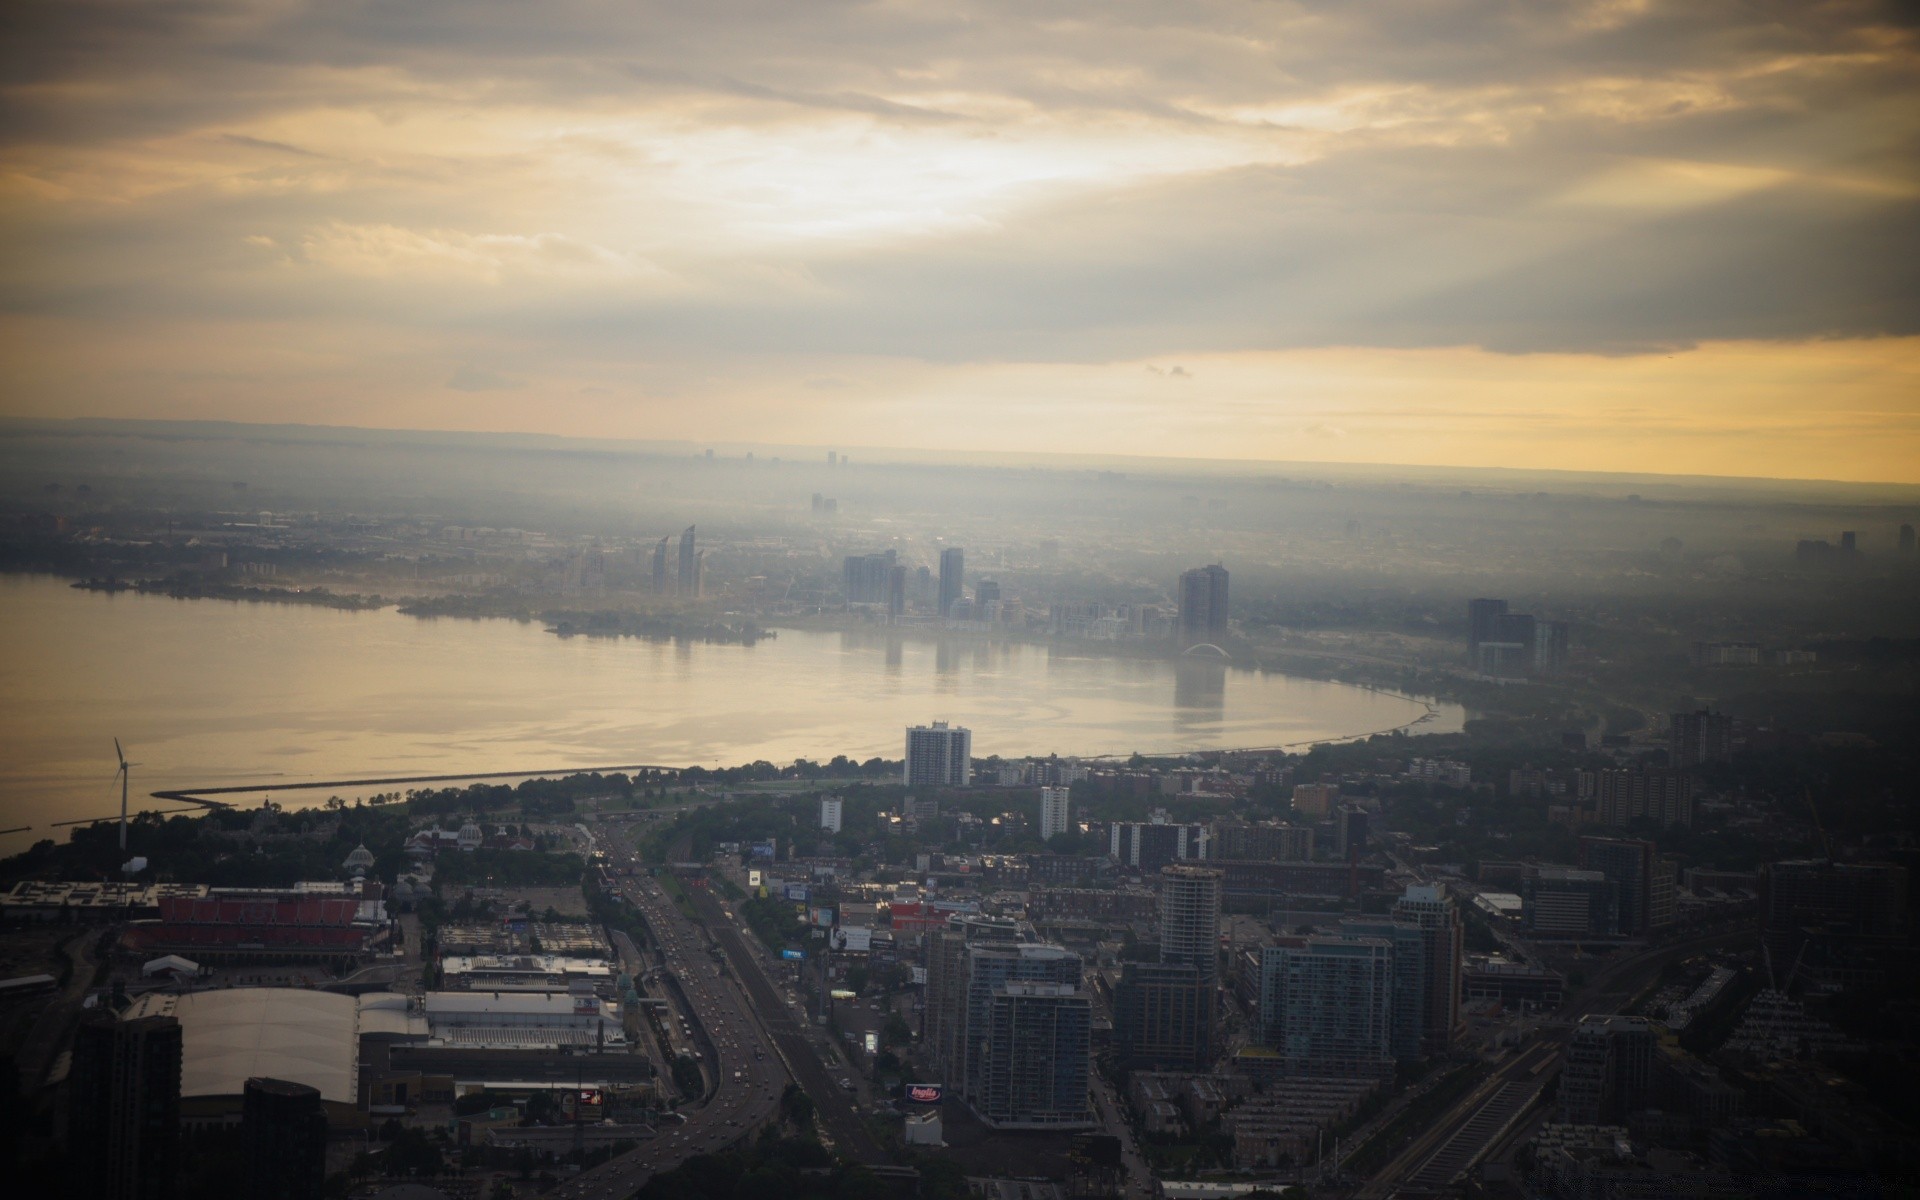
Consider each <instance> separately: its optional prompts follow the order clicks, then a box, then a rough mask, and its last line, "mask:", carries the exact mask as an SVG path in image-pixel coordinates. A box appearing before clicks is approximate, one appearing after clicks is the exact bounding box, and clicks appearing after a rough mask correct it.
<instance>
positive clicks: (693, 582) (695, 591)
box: [674, 525, 700, 600]
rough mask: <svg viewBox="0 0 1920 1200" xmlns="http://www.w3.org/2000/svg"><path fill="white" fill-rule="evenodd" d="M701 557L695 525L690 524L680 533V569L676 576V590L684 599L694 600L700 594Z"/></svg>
mask: <svg viewBox="0 0 1920 1200" xmlns="http://www.w3.org/2000/svg"><path fill="white" fill-rule="evenodd" d="M699 574H700V559H699V552H698V551H697V550H696V549H695V548H694V544H693V526H691V525H689V526H687V528H686V531H685V532H683V533H682V534H681V535H680V569H679V572H678V573H677V574H676V575H675V577H674V584H675V588H676V590H677V591H678V592H679V593H680V596H681V598H682V599H687V600H693V599H698V598H699V596H700V580H699Z"/></svg>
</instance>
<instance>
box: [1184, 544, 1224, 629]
mask: <svg viewBox="0 0 1920 1200" xmlns="http://www.w3.org/2000/svg"><path fill="white" fill-rule="evenodd" d="M1228 611H1229V609H1228V603H1227V569H1226V568H1225V567H1223V566H1220V565H1219V564H1218V563H1216V564H1214V565H1213V566H1210V567H1195V568H1193V570H1191V571H1182V572H1181V573H1180V619H1179V623H1180V640H1181V641H1182V642H1184V643H1186V644H1187V645H1190V646H1193V645H1199V644H1201V643H1204V642H1218V641H1219V640H1220V639H1221V638H1223V637H1225V636H1226V633H1227V615H1228Z"/></svg>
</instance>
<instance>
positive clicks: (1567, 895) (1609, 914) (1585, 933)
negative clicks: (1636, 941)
mask: <svg viewBox="0 0 1920 1200" xmlns="http://www.w3.org/2000/svg"><path fill="white" fill-rule="evenodd" d="M1619 897H1620V885H1619V884H1618V883H1617V882H1615V881H1613V880H1610V879H1608V878H1607V877H1606V875H1605V874H1604V873H1602V872H1600V871H1597V870H1591V869H1576V868H1573V867H1556V866H1532V867H1528V868H1527V873H1526V875H1525V876H1523V877H1522V878H1521V881H1520V904H1521V909H1520V911H1521V915H1522V917H1523V918H1524V919H1525V921H1526V926H1527V928H1528V929H1529V930H1531V931H1532V932H1534V933H1538V934H1544V935H1548V936H1552V937H1595V936H1599V937H1606V936H1610V935H1612V934H1615V933H1618V932H1620V899H1619Z"/></svg>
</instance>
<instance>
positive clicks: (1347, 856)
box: [1333, 804, 1367, 862]
mask: <svg viewBox="0 0 1920 1200" xmlns="http://www.w3.org/2000/svg"><path fill="white" fill-rule="evenodd" d="M1333 837H1334V847H1333V848H1334V852H1335V853H1336V854H1338V855H1339V856H1340V858H1341V860H1342V861H1348V862H1350V861H1352V860H1353V859H1355V858H1358V857H1359V856H1360V855H1362V854H1365V853H1366V852H1367V810H1366V809H1364V808H1361V807H1360V806H1359V805H1357V804H1342V805H1341V806H1340V811H1339V812H1337V813H1335V814H1334V820H1333Z"/></svg>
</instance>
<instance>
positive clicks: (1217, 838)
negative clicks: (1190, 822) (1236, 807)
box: [1207, 821, 1313, 862]
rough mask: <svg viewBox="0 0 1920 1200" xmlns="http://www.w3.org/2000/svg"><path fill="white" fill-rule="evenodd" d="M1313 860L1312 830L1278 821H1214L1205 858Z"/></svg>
mask: <svg viewBox="0 0 1920 1200" xmlns="http://www.w3.org/2000/svg"><path fill="white" fill-rule="evenodd" d="M1312 857H1313V830H1311V829H1309V828H1307V827H1306V826H1305V825H1286V824H1282V823H1278V822H1261V823H1259V824H1249V823H1248V822H1245V821H1215V822H1214V823H1213V829H1212V838H1211V844H1210V845H1209V846H1208V853H1207V859H1208V861H1212V860H1214V859H1230V860H1236V861H1242V862H1306V861H1308V860H1309V859H1311V858H1312Z"/></svg>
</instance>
